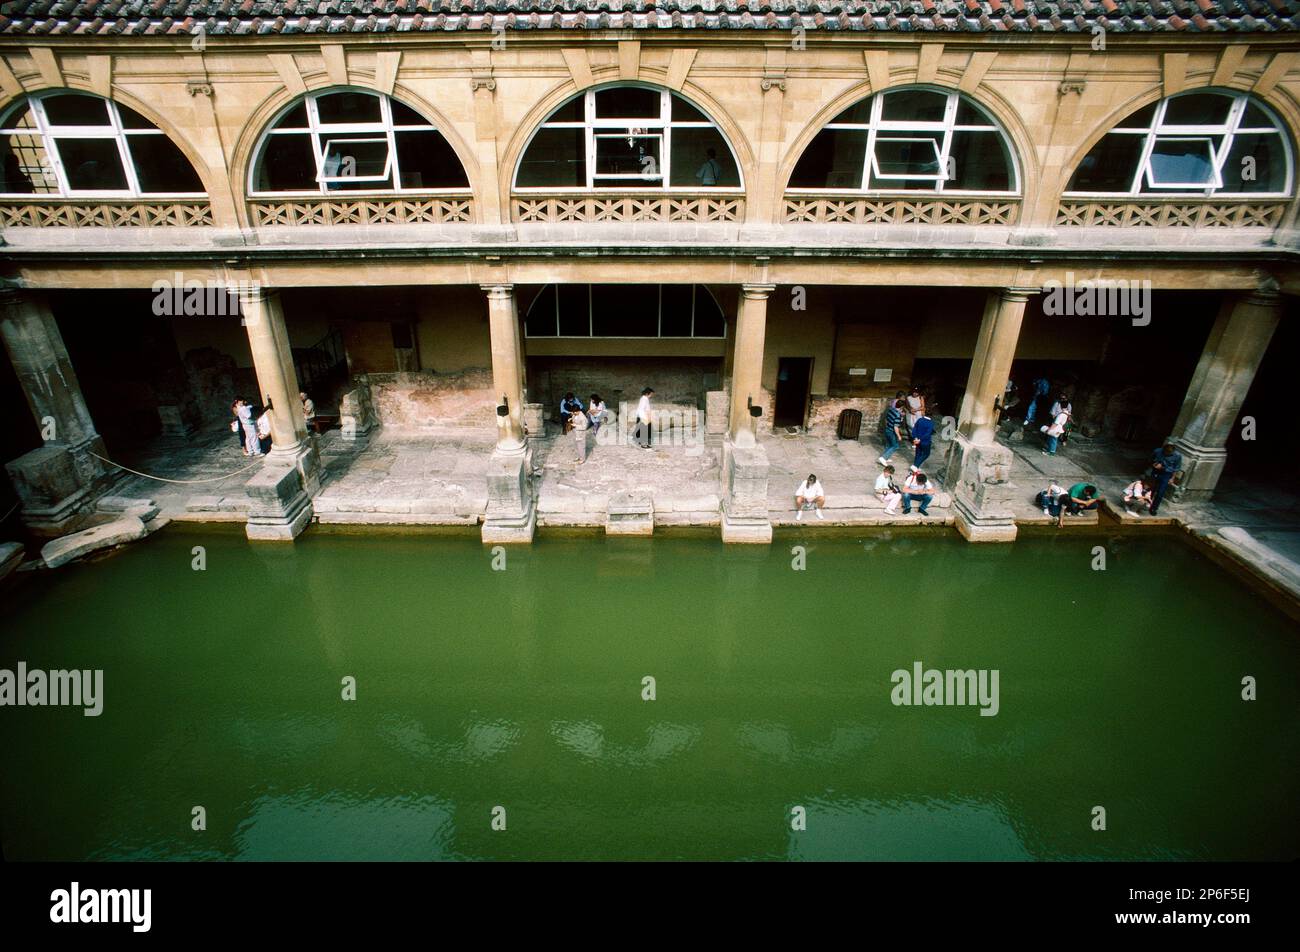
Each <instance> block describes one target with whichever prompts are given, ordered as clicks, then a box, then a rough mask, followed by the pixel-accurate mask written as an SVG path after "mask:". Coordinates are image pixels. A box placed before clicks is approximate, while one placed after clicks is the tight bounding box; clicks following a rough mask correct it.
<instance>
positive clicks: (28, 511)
mask: <svg viewBox="0 0 1300 952" xmlns="http://www.w3.org/2000/svg"><path fill="white" fill-rule="evenodd" d="M91 461H92V462H93V458H92V459H91ZM86 469H87V467H86V465H85V463H84V462H81V463H79V461H78V459H77V457H76V451H75V449H74V448H73V447H71V446H69V445H68V444H67V443H46V444H45V445H44V446H42V447H40V448H39V449H35V450H32V451H31V452H30V453H24V454H23V455H22V456H20V457H18V458H17V459H16V460H12V461H11V462H9V463H6V464H5V470H6V471H7V472H8V474H9V481H10V482H11V483H13V487H14V492H16V493H17V494H18V499H19V501H20V502H21V503H22V520H23V524H24V525H26V526H27V527H28V528H29V529H31V530H32V531H33V532H35V533H37V534H38V535H63V534H65V533H67V532H71V531H73V530H74V529H75V528H76V527H77V526H78V524H79V523H81V522H82V521H84V519H85V517H86V516H87V515H88V514H89V513H90V512H92V511H93V510H94V508H95V500H96V499H98V498H99V496H100V495H101V494H102V493H103V492H105V491H106V490H107V488H108V486H109V485H111V483H112V480H111V479H109V478H108V477H107V475H106V474H104V471H103V469H102V468H101V469H100V470H99V472H100V473H101V474H102V475H103V478H102V479H93V480H90V481H88V479H87V474H86V473H85V472H83V471H84V470H86Z"/></svg>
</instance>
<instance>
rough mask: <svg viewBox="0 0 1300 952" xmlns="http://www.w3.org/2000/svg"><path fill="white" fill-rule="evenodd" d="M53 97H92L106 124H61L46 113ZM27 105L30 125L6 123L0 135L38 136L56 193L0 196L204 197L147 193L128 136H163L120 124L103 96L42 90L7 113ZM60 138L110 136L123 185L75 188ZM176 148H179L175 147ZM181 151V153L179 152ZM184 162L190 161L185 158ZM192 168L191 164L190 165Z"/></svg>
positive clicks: (32, 198)
mask: <svg viewBox="0 0 1300 952" xmlns="http://www.w3.org/2000/svg"><path fill="white" fill-rule="evenodd" d="M55 96H81V97H84V98H86V99H93V100H95V101H97V102H101V103H103V104H104V106H105V109H106V111H107V113H108V124H107V125H102V126H60V125H55V124H54V123H52V122H51V121H50V118H49V116H48V115H47V114H46V112H45V100H46V99H49V98H52V97H55ZM24 105H25V106H26V107H27V109H28V112H29V113H30V115H31V117H32V122H33V125H32V126H31V127H30V128H21V127H18V126H5V127H4V128H0V135H6V136H29V137H32V138H39V139H40V140H41V146H42V147H43V148H44V149H45V157H46V159H47V160H48V161H49V163H50V169H51V170H52V171H53V173H54V178H55V181H56V182H57V183H58V191H57V192H3V193H0V197H5V198H13V197H17V198H25V199H28V200H30V201H40V200H41V199H42V198H163V199H169V198H177V199H192V198H195V197H200V196H202V197H206V196H207V192H204V191H198V192H146V191H144V190H143V189H141V187H140V177H139V173H138V172H137V171H136V168H135V159H134V158H133V157H132V155H131V148H130V141H129V140H130V139H131V138H132V137H135V136H166V135H167V133H165V132H163V131H162V130H161V129H159V128H158V127H156V126H153V127H151V128H148V129H128V128H127V127H126V126H125V125H123V123H122V117H121V114H120V113H118V111H117V103H115V102H113V100H111V99H105V98H104V97H103V96H96V95H94V94H93V93H86V92H82V91H81V90H79V89H54V90H48V91H46V92H43V93H38V94H35V95H30V96H27V97H26V98H25V99H19V100H17V101H16V102H14V103H13V104H12V105H11V106H10V107H9V110H8V112H9V114H10V115H17V114H20V113H21V112H22V107H23V106H24ZM59 139H112V140H114V141H115V142H116V145H117V155H118V161H120V162H121V163H122V171H123V177H124V178H125V179H126V188H118V189H87V188H80V189H74V188H73V187H72V185H71V183H70V182H69V181H68V174H67V169H66V168H65V167H64V164H63V156H62V153H60V152H59V148H58V141H57V140H59ZM178 148H179V147H178ZM182 154H183V153H182ZM186 161H189V159H188V157H186ZM191 167H192V166H191ZM194 174H195V177H196V178H197V177H198V171H197V170H195V173H194Z"/></svg>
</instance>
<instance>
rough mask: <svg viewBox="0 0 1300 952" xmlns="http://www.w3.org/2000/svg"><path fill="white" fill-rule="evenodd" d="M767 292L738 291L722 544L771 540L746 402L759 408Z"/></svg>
mask: <svg viewBox="0 0 1300 952" xmlns="http://www.w3.org/2000/svg"><path fill="white" fill-rule="evenodd" d="M772 291H773V286H772V285H770V284H746V285H744V286H743V287H742V288H741V296H740V311H739V314H738V315H737V317H736V343H735V348H734V351H735V356H734V357H733V359H732V369H731V412H730V414H729V417H728V427H727V438H726V440H725V441H724V442H723V445H722V493H721V494H722V541H723V542H758V543H767V542H771V541H772V521H771V518H770V517H769V515H768V509H767V478H768V469H769V466H768V460H767V450H766V449H764V448H763V447H762V446H761V445H759V443H758V442H757V441H756V440H755V438H754V430H755V427H756V426H757V423H758V418H757V417H755V416H753V415H752V413H751V410H750V406H751V403H752V405H753V406H754V407H756V408H761V404H760V402H759V401H760V400H761V399H762V394H763V344H764V338H765V337H766V334H767V298H768V295H770V294H771V293H772Z"/></svg>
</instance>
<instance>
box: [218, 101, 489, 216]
mask: <svg viewBox="0 0 1300 952" xmlns="http://www.w3.org/2000/svg"><path fill="white" fill-rule="evenodd" d="M335 92H338V93H348V92H356V93H362V94H365V95H367V96H373V97H379V98H381V99H386V100H388V101H389V103H390V104H397V107H400V108H405V109H407V110H410V111H411V112H413V113H415V114H416V115H418V116H419V117H420V118H421V119H422V120H423V122H424V124H425V125H427V127H428V128H429V129H430V130H432V131H436V132H437V133H438V134H439V135H440V136H441V138H442V140H443V141H444V142H445V144H446V146H447V148H448V149H449V156H448V157H449V158H453V157H454V159H455V161H456V162H457V163H458V164H459V168H460V171H461V172H462V173H463V175H464V177H465V180H466V183H467V184H466V185H465V186H464V187H463V188H456V189H421V188H411V187H408V188H405V189H402V190H398V189H393V188H388V187H385V186H384V185H383V183H374V184H375V185H376V187H375V188H373V189H370V188H362V189H359V190H358V191H360V192H361V195H358V196H357V197H358V198H360V197H362V196H363V195H364V196H368V197H369V196H376V197H402V196H418V195H421V194H431V193H438V192H442V193H460V194H464V193H469V194H470V195H472V196H473V197H474V199H475V209H474V220H475V221H477V220H478V216H479V209H480V208H481V207H482V202H481V195H480V190H481V189H482V188H483V187H484V185H483V183H482V181H481V177H480V175H479V165H478V162H477V160H476V159H475V158H474V152H473V150H472V149H471V148H470V147H469V145H468V144H467V143H466V142H465V140H464V139H463V138H462V137H461V136H460V135H459V134H458V133H457V132H456V130H455V128H454V126H453V125H452V123H451V121H450V120H449V119H447V117H446V116H445V115H444V114H443V113H442V112H441V111H440V110H438V109H436V108H434V107H433V106H432V105H431V104H430V103H429V102H428V101H427V100H426V99H425V98H424V97H422V96H420V95H418V94H417V93H415V92H414V91H413V90H411V89H410V88H409V87H407V86H404V85H403V84H401V83H397V84H396V85H395V86H394V88H393V92H392V93H391V94H389V93H387V92H385V91H382V90H378V89H374V88H371V87H368V86H366V85H364V84H362V83H357V82H353V83H349V84H348V85H346V86H341V85H335V84H331V83H328V82H323V83H320V84H318V85H316V86H314V87H313V88H310V89H308V90H307V91H306V92H305V93H297V94H292V93H289V92H288V91H287V90H285V89H279V90H277V91H276V92H275V93H274V94H272V95H271V96H268V97H267V98H266V99H265V100H263V102H262V103H261V104H260V105H259V106H258V107H257V108H256V109H255V110H254V111H253V113H252V114H251V115H250V117H249V120H248V122H246V123H245V124H244V127H243V128H242V129H241V131H240V134H239V138H238V140H237V141H236V144H235V148H234V152H233V155H232V161H231V177H232V180H233V182H232V184H233V187H234V188H235V190H236V201H237V204H238V206H239V208H240V214H241V216H243V217H244V219H245V221H246V222H247V219H248V205H249V202H250V201H256V200H258V199H259V197H260V196H259V195H257V194H256V193H255V192H254V191H253V190H252V189H251V188H250V185H251V183H252V178H253V175H254V173H255V171H256V168H255V163H256V162H257V161H258V159H259V157H260V153H261V151H262V148H263V145H264V141H265V140H266V139H267V138H268V136H269V135H270V134H271V132H272V131H273V130H274V129H275V128H277V126H278V125H279V124H280V123H281V122H282V121H283V120H284V119H285V118H286V117H288V116H289V115H290V114H291V113H293V112H294V111H295V110H297V109H298V108H299V107H300V106H304V104H305V103H306V101H307V100H308V99H310V98H312V97H319V96H327V95H328V94H330V93H335ZM304 108H305V106H304ZM392 108H394V107H392V106H390V107H389V109H392ZM390 114H391V113H390ZM389 125H390V126H391V125H392V123H391V122H390V123H389ZM389 131H390V132H391V131H392V130H391V128H390V130H389ZM386 134H387V133H386ZM392 145H393V143H392V142H391V141H390V148H391V146H392ZM314 161H315V159H314V158H313V162H314ZM366 184H370V183H366ZM268 194H279V195H282V196H283V197H284V198H286V199H287V200H293V197H295V196H296V197H299V198H301V199H311V198H316V199H330V198H344V197H346V196H347V195H348V194H349V192H348V191H346V190H345V191H337V192H335V191H321V190H319V189H317V190H315V191H298V192H293V191H285V192H282V193H268Z"/></svg>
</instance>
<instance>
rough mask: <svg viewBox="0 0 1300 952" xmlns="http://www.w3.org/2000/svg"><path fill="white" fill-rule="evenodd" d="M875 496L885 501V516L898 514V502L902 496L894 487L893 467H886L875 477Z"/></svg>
mask: <svg viewBox="0 0 1300 952" xmlns="http://www.w3.org/2000/svg"><path fill="white" fill-rule="evenodd" d="M876 496H877V497H879V498H880V499H883V500H884V501H885V515H888V516H892V515H894V514H895V513H896V512H898V501H899V500H900V499H902V498H903V494H902V493H901V492H899V491H898V487H897V486H895V485H894V467H892V466H886V467H885V469H884V472H882V473H881V474H880V475H879V476H877V477H876Z"/></svg>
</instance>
